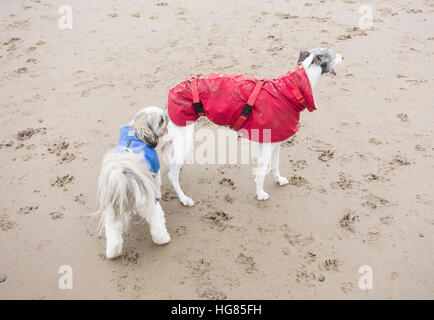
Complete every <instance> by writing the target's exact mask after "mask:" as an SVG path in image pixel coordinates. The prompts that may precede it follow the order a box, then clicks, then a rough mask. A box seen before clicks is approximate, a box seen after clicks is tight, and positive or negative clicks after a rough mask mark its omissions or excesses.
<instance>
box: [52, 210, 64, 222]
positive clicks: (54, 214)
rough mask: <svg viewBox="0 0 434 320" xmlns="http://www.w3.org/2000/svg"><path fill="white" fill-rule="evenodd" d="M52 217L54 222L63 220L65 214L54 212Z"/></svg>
mask: <svg viewBox="0 0 434 320" xmlns="http://www.w3.org/2000/svg"><path fill="white" fill-rule="evenodd" d="M50 217H51V219H53V220H59V219H63V213H62V212H59V211H53V212H51V213H50Z"/></svg>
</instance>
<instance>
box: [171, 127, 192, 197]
mask: <svg viewBox="0 0 434 320" xmlns="http://www.w3.org/2000/svg"><path fill="white" fill-rule="evenodd" d="M167 128H168V132H169V136H170V138H171V139H172V143H173V153H174V154H173V160H172V163H171V164H170V169H169V173H168V177H169V180H170V182H171V183H172V186H173V188H174V189H175V192H176V194H177V195H178V198H179V200H180V201H181V203H182V204H183V205H184V206H192V205H194V201H193V199H191V198H190V197H187V196H186V195H185V194H184V192H183V191H182V189H181V186H180V185H179V171H180V170H181V167H182V165H183V164H184V161H185V159H186V158H187V156H188V153H189V152H190V149H191V147H192V145H193V139H194V137H193V133H194V124H190V125H188V126H185V127H178V126H176V125H174V124H173V123H172V122H171V121H169V125H168V127H167Z"/></svg>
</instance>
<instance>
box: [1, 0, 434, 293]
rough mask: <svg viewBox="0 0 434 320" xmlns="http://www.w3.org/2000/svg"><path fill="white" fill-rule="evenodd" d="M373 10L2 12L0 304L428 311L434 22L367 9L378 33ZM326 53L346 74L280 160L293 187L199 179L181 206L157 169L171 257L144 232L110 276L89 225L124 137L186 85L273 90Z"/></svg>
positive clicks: (187, 178) (210, 170)
mask: <svg viewBox="0 0 434 320" xmlns="http://www.w3.org/2000/svg"><path fill="white" fill-rule="evenodd" d="M65 4H67V5H69V6H70V7H71V8H72V10H73V11H72V13H73V20H72V21H73V24H72V29H68V28H67V29H62V28H60V27H59V19H60V18H61V17H62V15H63V13H59V8H60V7H61V6H62V5H65ZM362 4H365V2H359V1H353V0H333V1H324V0H320V1H313V0H312V1H297V2H295V1H285V0H269V1H254V2H253V1H242V0H231V1H229V0H221V1H199V0H187V1H179V0H178V1H171V0H164V1H138V0H134V1H121V0H117V1H116V0H110V1H109V0H105V1H103V0H93V1H83V0H74V1H71V2H70V3H65V2H64V1H51V0H40V1H39V0H34V1H22V0H19V1H6V0H0V12H1V13H0V25H1V28H0V41H1V43H0V66H1V78H0V110H1V111H0V123H1V126H0V192H1V196H0V299H434V268H433V265H434V250H433V247H434V185H433V184H434V174H433V172H434V161H433V160H434V158H433V156H434V145H433V141H434V133H433V128H434V127H433V119H434V103H433V101H434V90H433V87H434V34H433V30H434V3H433V2H432V1H428V0H425V1H423V0H417V1H403V0H387V1H378V0H375V1H370V2H369V3H367V4H368V5H369V6H370V8H371V9H372V26H371V27H370V28H367V29H364V28H361V27H360V23H359V20H360V18H361V16H362V14H363V13H360V11H359V9H360V6H361V5H362ZM316 47H327V48H331V49H334V50H335V51H337V52H339V53H341V54H342V55H343V56H344V57H345V60H344V63H343V64H342V65H341V66H340V67H339V68H337V69H336V71H337V76H336V77H331V76H324V77H323V78H322V79H321V80H320V82H319V83H318V85H317V87H316V88H315V89H314V97H315V101H316V104H317V108H318V110H316V111H315V112H312V113H309V112H303V113H302V115H301V124H300V131H299V132H298V133H297V135H296V136H294V137H293V138H291V139H290V140H288V141H286V142H284V143H283V144H282V151H281V155H280V171H281V173H282V175H284V176H286V177H288V179H289V180H290V184H289V185H286V186H278V185H277V184H276V183H275V182H274V181H273V179H272V176H271V175H269V176H268V177H267V179H266V182H265V189H266V191H268V192H269V193H270V195H271V198H270V199H269V200H267V201H258V200H256V198H255V185H254V182H253V179H254V176H253V175H252V169H251V165H243V164H223V165H219V164H215V165H209V164H205V165H199V164H187V165H186V166H184V168H183V170H182V171H181V184H182V186H183V188H184V191H185V192H186V194H187V195H189V196H191V197H192V198H193V199H194V200H195V206H193V207H184V206H182V204H181V203H180V202H179V201H178V199H177V197H176V194H175V192H174V190H173V188H172V186H171V185H170V182H169V181H168V178H167V171H168V167H167V165H166V164H165V163H164V162H163V161H162V167H161V173H162V194H163V198H162V201H161V204H162V207H163V209H164V211H165V212H166V219H167V227H168V230H169V232H170V234H171V236H172V241H171V242H170V243H169V244H168V245H166V246H157V245H155V244H153V243H152V241H151V236H150V234H149V230H148V227H147V226H146V225H141V224H133V225H132V228H130V230H129V231H128V233H127V234H126V235H125V243H124V254H123V256H122V257H121V258H118V259H115V260H107V259H105V257H104V253H105V239H104V236H103V235H99V234H98V232H97V226H98V219H95V218H93V217H92V214H93V213H94V212H95V211H96V210H97V203H96V187H97V178H98V174H99V169H100V164H101V160H102V156H103V155H104V153H105V152H106V151H107V150H109V149H110V148H113V147H114V146H115V145H116V142H117V138H118V134H119V128H120V127H121V126H123V125H125V124H126V123H128V122H129V121H130V119H131V118H132V116H133V115H134V113H135V112H136V111H138V110H139V109H140V108H142V107H145V106H150V105H155V106H159V107H161V108H164V105H165V104H166V101H167V94H168V90H169V89H170V88H171V87H173V86H174V85H176V84H177V83H179V82H181V81H182V80H184V79H186V78H187V77H190V76H193V75H196V74H206V73H211V72H216V73H229V74H246V75H249V76H253V77H258V78H264V77H268V78H270V77H277V76H279V75H281V74H283V73H285V72H287V71H289V70H291V69H292V68H294V66H295V65H296V63H297V58H298V54H299V51H300V50H306V49H311V48H316ZM205 126H206V127H207V128H209V129H212V130H217V127H216V126H215V125H213V124H211V123H209V122H207V121H206V120H205V119H204V120H201V121H200V122H199V123H198V126H197V128H201V127H205ZM61 266H70V268H71V270H72V279H73V288H72V289H64V290H63V289H62V288H60V287H59V278H61V276H62V274H61V273H59V268H61ZM366 266H368V267H366ZM361 267H362V270H364V269H363V268H368V269H370V270H371V271H372V288H362V287H361V286H360V285H359V281H360V278H361V277H362V276H363V275H362V274H360V273H359V269H360V268H361Z"/></svg>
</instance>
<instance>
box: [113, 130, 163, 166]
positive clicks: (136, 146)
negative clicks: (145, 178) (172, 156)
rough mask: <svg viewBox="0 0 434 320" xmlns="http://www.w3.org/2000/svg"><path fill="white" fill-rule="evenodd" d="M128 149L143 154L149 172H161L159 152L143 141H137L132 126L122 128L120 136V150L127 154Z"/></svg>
mask: <svg viewBox="0 0 434 320" xmlns="http://www.w3.org/2000/svg"><path fill="white" fill-rule="evenodd" d="M126 148H128V149H130V150H131V151H132V152H134V153H142V152H143V155H144V158H143V160H142V162H143V163H145V164H146V165H147V166H148V169H149V171H151V172H153V173H158V171H159V170H160V160H159V159H158V154H157V151H155V148H151V147H150V146H148V145H147V144H146V143H144V142H143V141H142V140H139V139H137V138H136V135H135V134H134V133H133V130H132V129H131V126H124V127H122V128H121V130H120V134H119V142H118V150H119V151H121V152H122V151H123V152H125V149H126Z"/></svg>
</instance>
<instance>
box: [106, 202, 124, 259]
mask: <svg viewBox="0 0 434 320" xmlns="http://www.w3.org/2000/svg"><path fill="white" fill-rule="evenodd" d="M103 219H104V229H105V237H106V240H107V243H106V253H105V256H106V257H107V259H114V258H117V257H119V256H120V255H121V254H122V244H123V242H124V240H123V239H122V232H123V223H122V220H121V219H119V217H116V215H115V213H114V211H113V208H111V207H109V208H106V209H105V210H104V212H103Z"/></svg>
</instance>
